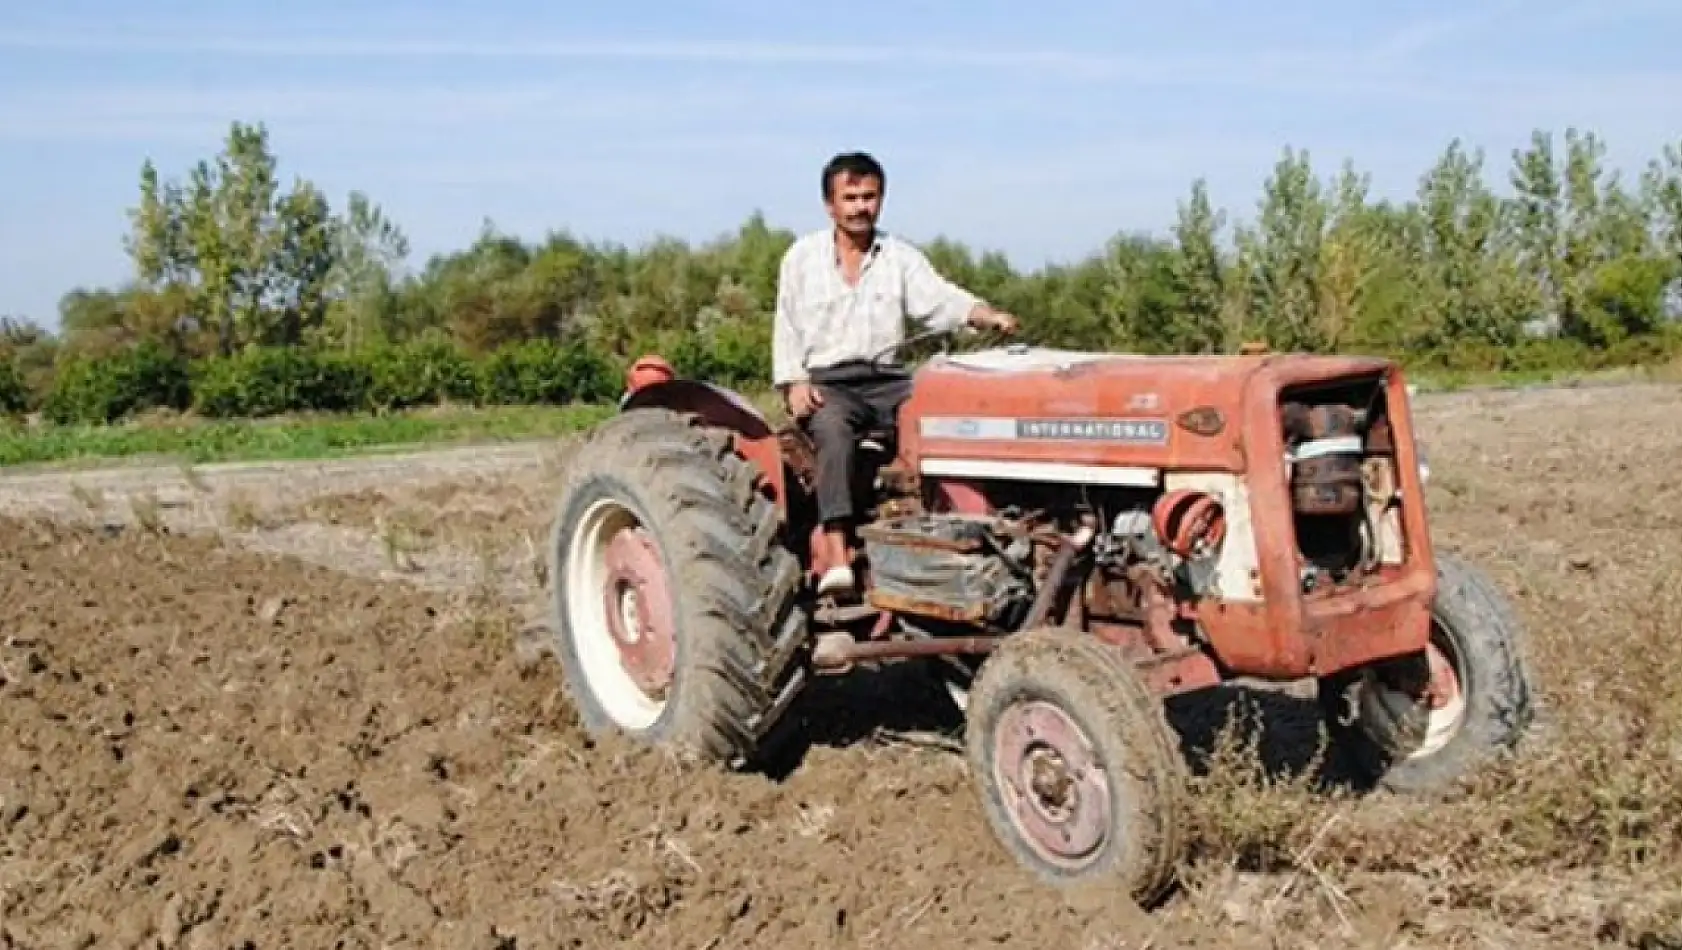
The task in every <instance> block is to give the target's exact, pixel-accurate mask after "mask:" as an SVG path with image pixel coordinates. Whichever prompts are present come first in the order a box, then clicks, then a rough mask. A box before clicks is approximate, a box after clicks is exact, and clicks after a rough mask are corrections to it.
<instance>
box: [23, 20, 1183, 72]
mask: <svg viewBox="0 0 1682 950" xmlns="http://www.w3.org/2000/svg"><path fill="white" fill-rule="evenodd" d="M0 49H13V50H33V51H52V52H69V53H141V52H150V53H210V54H218V55H234V56H248V57H249V56H264V57H279V58H293V59H304V58H351V59H374V58H405V59H414V58H423V59H444V58H450V59H473V58H478V59H497V60H509V59H572V60H619V61H655V62H714V63H760V64H766V63H780V64H786V65H797V66H823V65H868V64H877V65H880V64H884V63H886V64H896V63H897V64H909V65H927V66H937V67H962V68H971V69H982V70H993V69H1022V70H1033V71H1045V70H1051V71H1055V72H1059V73H1064V74H1071V75H1075V76H1086V77H1096V78H1104V77H1109V76H1113V75H1116V74H1117V73H1118V72H1125V71H1127V70H1128V66H1127V64H1126V63H1124V62H1121V61H1118V60H1115V59H1111V58H1107V57H1098V56H1091V55H1087V54H1082V53H1076V52H1071V51H1066V50H1001V49H969V48H950V47H940V46H916V47H895V46H838V45H819V44H806V43H776V42H771V43H704V42H689V41H664V42H659V41H643V42H631V41H614V40H573V41H564V40H445V39H397V38H373V39H330V38H322V37H307V38H306V37H299V38H293V39H282V38H268V37H241V36H231V35H229V36H224V35H203V36H193V35H181V34H168V35H151V36H148V35H144V34H138V33H133V32H123V33H105V34H100V33H95V32H91V31H84V30H75V31H64V32H55V31H46V30H36V31H30V30H5V31H0ZM1149 65H1150V64H1145V68H1147V69H1148V68H1149Z"/></svg>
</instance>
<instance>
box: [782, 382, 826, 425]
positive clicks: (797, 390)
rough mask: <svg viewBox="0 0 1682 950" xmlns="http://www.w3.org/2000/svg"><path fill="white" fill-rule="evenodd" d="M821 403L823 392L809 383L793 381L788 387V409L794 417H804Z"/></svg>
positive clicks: (815, 409)
mask: <svg viewBox="0 0 1682 950" xmlns="http://www.w3.org/2000/svg"><path fill="white" fill-rule="evenodd" d="M821 405H823V393H820V392H818V387H816V386H813V385H812V384H811V383H793V384H791V385H790V386H789V387H788V411H789V412H790V413H791V414H792V415H793V416H794V418H796V419H804V418H806V417H807V416H809V415H811V414H812V413H814V412H816V411H817V409H818V407H819V406H821Z"/></svg>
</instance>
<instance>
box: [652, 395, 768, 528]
mask: <svg viewBox="0 0 1682 950" xmlns="http://www.w3.org/2000/svg"><path fill="white" fill-rule="evenodd" d="M655 408H659V409H670V410H672V411H673V412H684V413H693V414H694V415H695V416H696V417H697V418H699V419H700V420H701V421H702V422H703V423H705V424H706V425H708V426H712V427H715V428H719V429H728V430H729V431H730V432H731V434H732V435H733V436H734V438H735V444H736V451H737V452H738V453H739V454H740V455H741V456H742V457H743V458H745V459H747V460H748V461H749V462H750V463H752V464H753V466H754V467H755V468H757V469H758V470H759V474H760V475H761V476H762V477H763V482H762V485H763V488H764V489H765V491H766V492H767V493H768V494H769V496H770V498H771V500H772V501H773V502H774V503H775V504H776V506H777V512H778V514H779V515H780V516H782V517H783V518H784V519H786V518H787V517H788V498H787V479H786V477H785V475H784V472H785V469H784V466H783V453H782V449H781V447H780V445H779V443H778V441H777V433H776V430H774V429H772V428H771V424H770V423H769V422H767V421H766V419H765V416H764V415H763V414H761V413H760V411H759V410H758V409H755V408H754V407H753V404H752V403H750V402H748V401H747V400H746V399H743V398H742V397H741V395H740V394H738V393H736V392H733V391H732V390H729V389H726V388H724V387H722V386H714V385H713V384H712V383H706V382H702V381H700V380H696V379H669V380H665V381H662V382H656V383H649V384H647V385H644V386H641V387H639V388H637V389H636V390H635V391H633V392H630V393H627V394H626V396H625V398H624V399H623V400H621V401H620V403H619V411H620V412H630V411H631V410H633V409H655Z"/></svg>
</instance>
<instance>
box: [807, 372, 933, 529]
mask: <svg viewBox="0 0 1682 950" xmlns="http://www.w3.org/2000/svg"><path fill="white" fill-rule="evenodd" d="M811 380H812V384H813V385H814V386H815V387H816V388H817V390H818V392H819V394H820V395H821V396H822V397H823V405H821V406H819V407H818V408H817V411H816V412H813V413H812V415H811V416H810V417H808V418H807V420H806V431H808V432H809V433H811V436H812V441H813V442H814V443H816V446H817V454H818V470H817V486H816V487H817V493H818V517H819V518H820V519H822V520H823V521H825V522H830V521H835V520H839V519H845V518H851V517H853V515H854V514H855V512H854V511H853V465H854V461H855V459H857V457H858V442H859V439H860V438H861V437H862V436H863V435H864V433H865V432H867V431H869V430H871V429H893V428H894V427H895V426H897V425H898V423H899V407H900V406H901V405H902V404H903V403H904V402H905V400H906V399H908V398H909V397H910V396H911V377H910V376H909V375H907V374H906V373H905V372H903V371H899V370H894V369H886V370H884V369H881V368H872V367H870V366H868V365H864V366H861V365H858V364H843V365H841V366H836V367H832V368H826V369H821V370H813V371H812V373H811Z"/></svg>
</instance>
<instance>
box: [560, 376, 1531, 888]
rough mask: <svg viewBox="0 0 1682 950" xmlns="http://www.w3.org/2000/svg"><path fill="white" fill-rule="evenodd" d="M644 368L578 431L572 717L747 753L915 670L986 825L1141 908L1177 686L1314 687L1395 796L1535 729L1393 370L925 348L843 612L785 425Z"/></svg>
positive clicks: (883, 439) (569, 613)
mask: <svg viewBox="0 0 1682 950" xmlns="http://www.w3.org/2000/svg"><path fill="white" fill-rule="evenodd" d="M662 366H663V364H661V363H660V361H659V360H658V359H657V358H654V359H651V360H649V361H645V362H643V363H641V364H639V367H638V368H637V370H635V371H634V372H633V374H632V387H631V389H630V390H629V391H628V392H627V394H626V396H625V399H624V400H623V402H622V404H621V411H620V413H619V414H618V415H617V416H615V417H614V418H612V419H610V420H608V421H607V422H606V423H604V424H603V425H602V426H600V427H599V428H598V429H597V430H595V431H594V432H593V433H592V434H591V435H590V437H589V438H588V440H587V441H586V442H585V443H584V445H583V446H582V448H581V449H580V450H579V451H578V453H577V455H576V460H575V461H574V462H573V463H572V464H571V467H570V470H569V472H568V474H567V478H566V484H565V487H564V488H563V490H562V492H561V496H560V500H559V507H558V512H557V516H556V520H555V522H554V535H553V545H552V556H553V558H554V561H553V565H552V571H551V573H550V577H551V578H552V584H553V594H554V601H553V603H554V610H555V617H554V630H555V634H556V642H557V652H558V655H559V658H560V660H561V663H562V665H563V667H564V670H565V677H566V682H567V684H568V688H569V692H570V693H571V696H572V698H573V701H574V702H575V703H576V705H577V707H578V709H579V710H580V713H581V715H582V717H583V719H584V720H585V722H586V724H587V725H588V726H589V727H590V728H593V729H598V730H605V729H612V730H617V731H619V732H622V733H625V734H629V735H631V736H633V737H636V738H637V739H639V740H641V741H644V742H647V743H651V744H659V745H672V746H683V747H685V748H688V749H692V750H698V751H699V752H700V753H701V754H702V755H703V756H705V757H707V758H708V759H710V760H712V761H716V762H720V763H727V764H729V765H731V766H733V767H743V766H746V765H748V764H750V763H753V762H755V761H757V760H758V759H759V757H760V755H761V753H762V752H763V751H764V749H765V744H766V743H767V742H768V741H769V739H770V737H771V736H772V735H773V727H775V726H776V725H777V724H778V722H779V720H780V719H781V717H782V716H783V714H784V712H785V711H786V710H787V709H788V708H789V704H790V703H791V702H792V701H793V700H794V698H795V697H796V696H797V695H798V694H799V693H800V692H801V690H802V687H803V686H804V685H805V684H806V683H807V682H808V681H809V678H810V676H812V675H813V674H816V673H836V672H843V671H845V670H847V669H849V668H851V667H852V666H853V665H855V664H859V663H879V662H882V661H887V660H899V659H907V658H914V657H916V658H933V665H934V667H935V668H936V669H938V670H940V671H942V673H941V675H943V676H944V677H945V678H946V680H947V683H948V685H949V687H950V689H951V690H952V694H953V696H954V698H955V699H957V700H958V701H959V703H960V705H961V706H962V707H963V709H964V711H965V732H966V748H967V754H968V756H969V760H970V762H971V766H972V771H973V774H974V776H975V780H976V782H977V785H978V790H979V795H980V801H981V805H982V807H983V809H984V811H985V813H986V816H987V819H988V820H989V822H990V824H991V827H992V828H993V830H994V831H995V833H996V834H997V836H998V838H999V839H1000V841H1001V842H1002V843H1003V844H1004V846H1005V847H1006V848H1007V849H1008V850H1009V851H1010V852H1011V853H1012V854H1013V855H1014V856H1015V857H1016V858H1017V859H1018V860H1020V861H1021V862H1022V863H1024V864H1025V865H1027V866H1028V867H1030V868H1032V869H1033V870H1035V871H1036V872H1037V873H1038V874H1039V875H1041V877H1042V878H1043V879H1045V880H1046V881H1048V882H1050V883H1053V884H1061V883H1074V882H1082V881H1090V880H1092V879H1094V878H1104V879H1107V880H1109V881H1112V882H1114V883H1115V884H1117V885H1119V886H1120V887H1121V888H1122V889H1123V890H1124V891H1125V892H1126V893H1127V894H1128V895H1129V896H1131V897H1132V898H1133V899H1134V900H1136V901H1138V902H1139V903H1141V904H1150V903H1152V902H1154V901H1155V900H1156V899H1157V898H1158V897H1159V896H1160V895H1161V894H1162V893H1163V892H1164V891H1165V890H1166V888H1167V886H1168V885H1169V884H1170V883H1171V880H1172V871H1173V868H1174V866H1175V865H1176V863H1177V862H1178V860H1179V859H1180V857H1181V856H1182V855H1181V850H1180V849H1181V841H1182V828H1183V826H1184V821H1183V811H1182V809H1183V808H1184V798H1183V791H1182V789H1183V785H1182V783H1183V781H1184V771H1183V770H1184V769H1185V768H1186V763H1185V761H1184V759H1183V756H1182V755H1181V754H1180V752H1179V748H1178V742H1177V739H1176V736H1175V734H1174V732H1173V731H1172V729H1171V728H1170V726H1169V725H1168V722H1167V720H1166V718H1165V715H1164V710H1163V702H1162V701H1163V699H1164V698H1166V697H1168V696H1171V695H1174V694H1179V693H1186V692H1189V691H1193V690H1201V689H1206V688H1209V687H1212V686H1215V685H1217V684H1220V683H1222V682H1225V681H1228V680H1232V679H1235V678H1239V677H1244V678H1260V679H1265V680H1273V681H1297V680H1304V679H1307V678H1314V679H1315V680H1317V681H1318V684H1319V691H1320V696H1321V697H1322V704H1323V706H1324V708H1325V709H1326V711H1327V719H1328V725H1329V726H1330V727H1331V730H1330V731H1331V732H1332V734H1333V735H1334V736H1335V737H1338V738H1339V739H1340V741H1341V740H1347V741H1352V742H1360V743H1362V744H1363V747H1364V748H1365V749H1366V750H1367V751H1366V752H1364V753H1362V754H1361V759H1362V761H1365V762H1367V763H1368V764H1369V765H1371V766H1372V768H1373V769H1374V770H1375V774H1374V777H1375V778H1376V779H1377V780H1378V781H1379V782H1380V783H1381V784H1383V785H1385V786H1387V787H1389V788H1391V789H1394V790H1402V791H1406V790H1427V789H1434V788H1438V787H1442V786H1444V785H1446V784H1447V783H1450V782H1453V781H1455V780H1457V779H1459V778H1461V777H1462V776H1465V775H1467V774H1468V773H1470V772H1471V771H1473V770H1474V769H1475V768H1477V767H1479V766H1480V765H1481V764H1482V763H1484V762H1486V761H1488V760H1490V759H1491V758H1492V757H1493V756H1495V755H1497V754H1499V753H1501V752H1503V751H1504V750H1506V749H1508V748H1510V747H1511V746H1513V745H1514V744H1515V743H1516V742H1517V740H1518V739H1519V738H1520V736H1521V735H1522V734H1523V733H1524V732H1525V731H1526V730H1527V728H1528V727H1529V724H1530V721H1531V709H1530V703H1531V699H1530V690H1531V684H1530V679H1529V673H1528V671H1527V668H1526V661H1525V658H1524V647H1523V643H1522V636H1523V633H1522V631H1521V629H1520V627H1519V624H1518V622H1517V619H1516V616H1515V614H1514V611H1513V610H1512V609H1511V607H1510V606H1509V605H1508V604H1507V603H1506V602H1505V600H1504V599H1503V598H1502V596H1501V594H1500V593H1499V591H1498V590H1496V589H1495V587H1494V585H1492V584H1491V583H1490V582H1489V581H1488V580H1487V579H1486V578H1485V577H1484V576H1483V575H1482V574H1481V573H1480V572H1478V571H1477V570H1476V569H1474V568H1473V567H1471V566H1469V565H1467V564H1466V563H1464V562H1462V561H1460V560H1458V559H1456V558H1454V557H1451V556H1449V555H1447V554H1445V553H1442V552H1438V551H1435V550H1433V548H1432V541H1431V534H1430V524H1429V521H1428V518H1427V514H1426V510H1425V491H1424V481H1425V472H1426V470H1425V467H1424V464H1423V459H1422V458H1421V454H1420V451H1419V448H1418V446H1417V445H1416V443H1415V441H1414V431H1413V420H1412V417H1411V414H1410V406H1409V391H1408V389H1407V387H1406V385H1405V383H1404V379H1403V374H1402V371H1401V369H1400V368H1399V367H1398V366H1397V365H1395V364H1394V363H1392V362H1389V361H1386V360H1381V359H1369V358H1358V357H1320V356H1304V355H1268V354H1245V355H1235V356H1197V357H1190V356H1187V357H1179V356H1172V357H1154V356H1149V357H1147V356H1131V355H1116V354H1106V353H1081V352H1069V351H1062V350H1053V349H1043V348H1032V347H1026V346H1012V347H1008V348H999V349H989V350H982V351H979V352H974V353H970V354H964V355H941V356H937V357H935V358H933V359H931V360H929V361H928V362H926V363H924V364H923V365H922V366H921V367H919V368H918V369H917V370H916V373H915V377H914V392H913V395H912V396H911V398H910V399H909V401H908V402H907V403H906V404H905V405H904V407H903V409H902V411H901V412H900V415H899V425H898V427H897V429H896V430H895V431H892V432H880V433H870V434H869V435H868V436H867V437H866V438H865V439H864V440H862V443H861V447H863V448H865V449H867V451H866V452H861V453H860V463H859V466H858V473H857V474H858V479H857V482H856V486H855V490H856V491H857V492H859V497H860V498H861V499H862V500H864V501H865V503H866V507H867V508H868V509H869V514H868V517H866V518H865V519H864V521H863V523H862V524H861V526H860V527H859V529H858V532H857V533H858V540H859V542H860V550H859V553H858V564H857V575H856V576H858V577H859V578H860V581H861V583H860V585H859V588H860V593H859V594H858V595H857V596H856V598H855V599H853V600H851V601H849V602H831V601H829V600H820V599H818V598H816V597H815V596H814V594H813V590H814V589H815V585H814V579H815V578H816V577H818V576H820V575H821V574H822V572H823V571H824V569H825V568H826V567H828V566H829V565H826V564H822V563H813V561H812V559H811V556H810V554H809V552H811V551H813V550H822V549H823V548H822V546H815V545H813V544H812V541H813V538H814V536H815V534H816V532H817V531H818V530H819V529H818V525H817V523H816V516H815V507H814V504H813V492H812V487H811V477H812V471H813V464H812V462H813V451H812V444H811V442H810V440H809V439H808V438H807V436H806V435H805V434H804V433H803V432H802V430H801V429H799V428H798V427H796V426H793V425H790V426H785V427H782V428H780V429H779V428H774V427H772V426H771V425H770V424H769V423H768V422H767V421H766V419H765V418H764V417H763V415H762V414H761V413H759V412H758V411H756V410H755V409H754V408H753V407H752V406H751V405H750V404H749V403H748V402H746V401H745V400H743V399H742V398H741V397H740V396H738V395H736V394H734V393H732V392H729V391H727V390H724V389H721V388H719V387H717V386H713V385H711V384H708V383H706V382H701V381H698V380H692V379H682V378H676V377H675V376H674V375H673V374H672V373H671V372H670V371H669V369H665V370H663V369H662Z"/></svg>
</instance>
